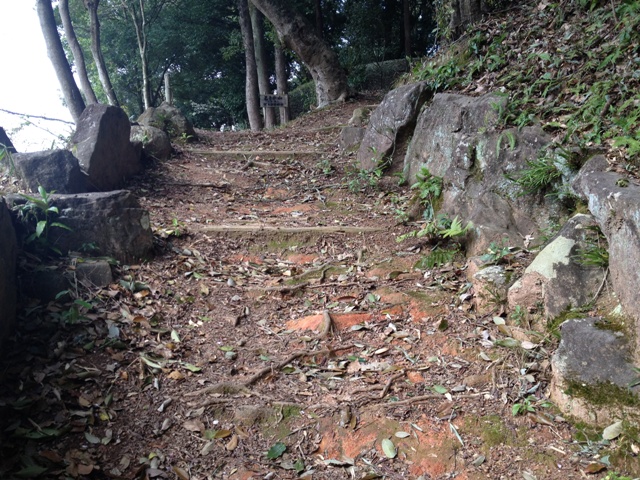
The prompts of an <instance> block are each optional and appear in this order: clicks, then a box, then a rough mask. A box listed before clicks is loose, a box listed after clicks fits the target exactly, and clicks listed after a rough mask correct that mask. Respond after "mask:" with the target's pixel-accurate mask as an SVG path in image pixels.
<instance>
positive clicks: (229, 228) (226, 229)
mask: <svg viewBox="0 0 640 480" xmlns="http://www.w3.org/2000/svg"><path fill="white" fill-rule="evenodd" d="M199 230H200V231H201V232H203V233H245V232H248V233H253V232H265V233H282V234H298V233H300V234H304V233H315V234H329V233H347V234H353V233H372V232H381V231H383V230H386V229H385V228H380V227H357V226H342V225H331V226H314V227H279V226H276V225H264V224H243V225H207V226H204V227H202V228H201V229H199Z"/></svg>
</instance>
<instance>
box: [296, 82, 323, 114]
mask: <svg viewBox="0 0 640 480" xmlns="http://www.w3.org/2000/svg"><path fill="white" fill-rule="evenodd" d="M317 105H318V98H317V96H316V87H315V84H314V83H313V82H307V83H304V84H302V85H300V86H299V87H297V88H295V89H293V90H292V91H291V92H289V109H290V110H291V117H292V118H296V117H298V116H300V115H302V114H303V113H306V112H308V111H310V110H313V109H314V108H315V107H316V106H317Z"/></svg>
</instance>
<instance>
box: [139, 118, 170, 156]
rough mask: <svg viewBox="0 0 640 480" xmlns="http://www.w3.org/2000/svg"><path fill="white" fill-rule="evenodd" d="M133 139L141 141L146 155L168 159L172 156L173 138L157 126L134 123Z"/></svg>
mask: <svg viewBox="0 0 640 480" xmlns="http://www.w3.org/2000/svg"><path fill="white" fill-rule="evenodd" d="M131 141H132V142H141V143H142V151H143V152H144V154H145V156H146V157H147V158H150V159H155V160H167V159H168V158H169V157H170V156H171V151H172V147H171V140H169V135H167V134H166V133H165V132H164V131H162V130H160V129H159V128H156V127H151V126H144V125H133V126H132V127H131Z"/></svg>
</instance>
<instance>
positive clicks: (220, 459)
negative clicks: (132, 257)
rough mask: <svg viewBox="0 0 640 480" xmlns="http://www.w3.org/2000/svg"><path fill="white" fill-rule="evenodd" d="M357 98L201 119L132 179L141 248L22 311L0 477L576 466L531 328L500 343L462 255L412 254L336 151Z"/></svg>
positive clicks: (393, 215) (392, 185)
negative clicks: (151, 245) (307, 108)
mask: <svg viewBox="0 0 640 480" xmlns="http://www.w3.org/2000/svg"><path fill="white" fill-rule="evenodd" d="M368 102H369V103H370V102H371V100H368ZM357 106H358V105H357V104H355V103H347V104H343V105H336V106H334V107H331V108H329V109H325V110H323V111H318V112H314V113H311V114H309V115H307V116H305V117H304V118H302V119H299V120H297V121H296V122H293V123H292V124H290V125H289V126H287V127H285V128H281V129H278V130H275V131H273V132H263V133H257V134H252V133H247V132H228V133H217V132H216V133H204V132H203V133H202V140H201V142H200V143H199V144H197V145H187V146H181V147H179V152H178V153H177V155H176V156H175V157H174V158H172V159H171V160H169V161H167V162H164V163H161V164H158V165H156V166H155V167H154V168H153V169H151V170H150V171H148V172H147V173H146V174H145V176H144V178H142V179H140V180H139V181H138V182H137V183H135V184H134V185H132V186H131V189H132V190H133V191H134V192H135V194H136V195H137V196H138V198H139V199H140V202H141V203H142V205H143V206H144V207H145V208H147V209H148V210H149V211H150V212H151V217H152V223H153V226H154V229H155V233H156V236H157V244H158V245H157V247H158V248H157V255H156V257H155V258H154V259H153V260H151V261H149V262H148V263H141V264H139V265H128V266H125V265H120V266H119V267H117V279H116V281H115V282H114V283H113V284H112V285H110V286H108V287H106V288H103V289H93V290H92V289H82V288H81V289H79V290H78V291H76V292H75V293H74V294H75V295H77V299H76V300H81V301H82V302H83V303H78V302H76V303H75V304H58V303H55V302H54V303H52V304H50V305H47V306H40V307H38V309H37V310H32V311H27V312H25V313H24V318H25V320H24V322H22V326H21V331H20V332H19V333H18V336H17V338H18V339H21V340H18V341H17V342H16V344H15V345H14V346H13V352H12V353H11V355H9V358H8V359H7V362H6V367H5V370H4V372H3V376H2V389H1V390H0V409H1V411H2V412H3V418H2V419H1V420H0V422H1V424H2V425H1V426H2V428H1V429H0V430H2V432H3V433H2V435H3V437H2V445H1V446H0V449H1V452H0V453H1V455H0V457H1V458H2V460H0V470H2V471H3V472H9V473H7V474H6V475H3V476H2V478H11V475H14V474H15V473H16V472H19V471H21V469H27V473H30V472H31V473H33V472H36V473H35V476H31V477H29V478H89V479H93V478H96V479H97V478H100V479H102V478H115V479H137V478H149V479H152V478H178V479H238V480H240V479H243V480H246V479H249V478H253V479H263V478H264V479H267V478H273V479H276V478H277V479H293V478H313V479H373V478H388V479H449V478H457V479H487V478H489V479H517V478H525V479H574V478H575V479H578V478H583V472H584V471H585V469H586V468H587V467H588V465H589V463H590V460H589V458H588V457H582V456H580V455H578V454H577V453H576V452H578V451H579V450H580V449H579V448H578V445H576V443H575V442H574V441H573V435H574V432H573V430H572V428H571V427H570V426H569V425H568V424H567V423H566V422H565V421H564V420H563V419H562V418H561V417H560V416H559V415H558V412H557V411H555V410H554V409H553V407H552V406H549V405H548V404H547V403H546V402H545V391H546V388H547V381H548V369H549V359H548V352H547V350H546V349H545V348H544V340H543V339H541V340H540V341H539V342H538V344H537V345H538V346H539V347H538V348H536V349H529V350H524V349H522V348H519V347H513V346H512V348H509V347H504V346H499V343H500V342H497V340H499V339H501V338H504V336H505V335H504V333H503V331H501V330H499V329H498V326H497V325H496V324H495V323H494V320H493V316H492V315H489V316H479V315H476V314H475V313H474V310H473V306H472V303H471V300H472V299H473V296H472V294H473V292H470V291H469V286H468V284H467V280H466V278H465V271H464V270H465V268H464V265H465V261H464V258H463V257H462V256H460V257H459V258H457V259H454V261H453V262H451V263H449V264H446V265H442V266H440V267H438V268H434V269H431V270H428V269H425V268H416V265H417V266H418V267H420V260H421V259H422V258H423V257H424V255H425V254H427V253H429V251H430V249H432V248H433V247H434V246H433V245H429V244H426V243H424V242H421V241H420V239H412V240H407V241H405V242H397V241H396V239H397V237H398V236H399V235H402V234H405V233H407V232H408V231H411V230H415V229H417V228H418V226H417V225H405V224H402V223H401V222H400V221H399V218H401V215H400V213H401V212H402V211H403V210H406V209H407V208H408V200H409V198H410V195H411V193H412V192H411V191H410V190H409V188H407V187H399V186H398V182H397V178H396V177H392V176H386V177H383V178H382V179H377V178H376V177H375V176H371V175H369V174H367V173H366V172H362V171H359V170H358V169H357V167H356V166H355V165H354V155H353V154H348V153H343V152H341V151H340V150H339V148H338V146H337V143H338V138H339V134H340V129H339V128H338V126H339V125H344V124H346V122H347V121H348V119H349V117H350V116H351V113H352V111H353V109H354V108H356V107H357ZM225 152H227V153H225ZM74 305H75V307H74ZM73 308H75V312H76V313H77V315H76V316H75V317H71V316H69V315H62V314H63V313H67V312H68V311H70V310H71V309H73ZM500 313H501V312H500V307H499V306H496V312H495V314H496V315H499V314H500ZM28 338H29V339H31V340H30V341H29V342H26V341H25V339H28ZM507 344H508V342H507ZM514 405H520V406H521V407H522V408H521V409H520V410H519V411H518V412H517V413H518V414H517V415H514V414H513V411H514V408H513V407H514ZM10 474H11V475H10ZM27 477H28V475H27Z"/></svg>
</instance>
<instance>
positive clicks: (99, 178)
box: [71, 104, 142, 191]
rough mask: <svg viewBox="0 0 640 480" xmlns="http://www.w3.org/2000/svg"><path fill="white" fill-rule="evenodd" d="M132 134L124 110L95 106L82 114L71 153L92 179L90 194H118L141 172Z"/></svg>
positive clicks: (72, 139)
mask: <svg viewBox="0 0 640 480" xmlns="http://www.w3.org/2000/svg"><path fill="white" fill-rule="evenodd" d="M130 133H131V124H130V123H129V119H128V118H127V114H126V113H125V112H124V110H122V109H121V108H117V107H112V106H109V105H99V104H93V105H89V106H88V107H87V108H86V109H85V110H84V112H82V115H81V116H80V119H79V120H78V126H77V128H76V132H75V134H74V135H73V137H72V138H71V146H72V148H71V150H72V152H73V153H74V154H75V156H76V157H77V158H78V160H79V161H80V165H81V166H82V168H83V170H84V171H85V172H87V174H88V175H89V184H90V185H89V186H90V189H91V190H96V191H108V190H115V189H117V188H120V187H122V186H123V184H124V182H125V181H126V180H127V179H128V178H129V177H131V176H132V175H135V174H137V173H139V172H140V171H141V170H142V160H141V156H140V152H139V151H136V149H135V148H134V146H133V145H132V144H131V141H130V140H129V136H130Z"/></svg>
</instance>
